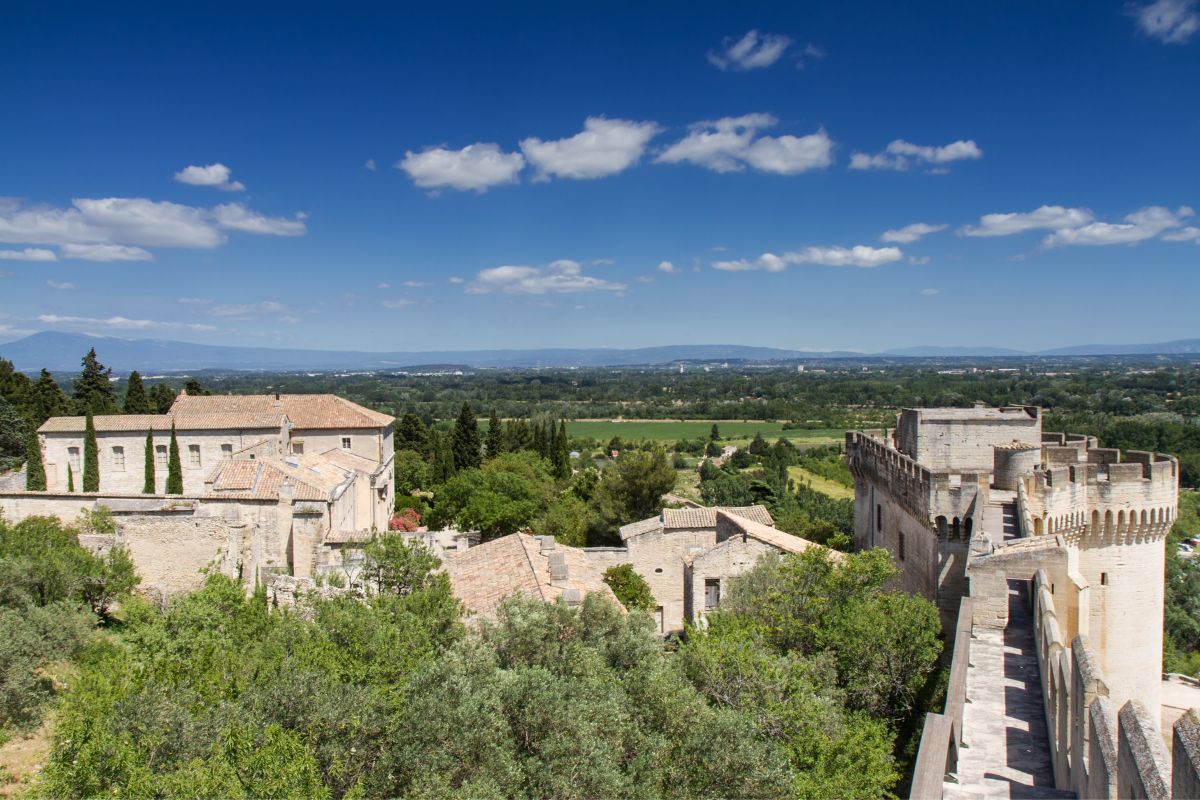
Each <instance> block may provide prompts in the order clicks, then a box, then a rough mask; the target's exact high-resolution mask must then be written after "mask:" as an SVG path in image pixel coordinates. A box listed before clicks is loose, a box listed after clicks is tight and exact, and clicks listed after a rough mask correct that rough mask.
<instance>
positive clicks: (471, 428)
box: [451, 401, 483, 470]
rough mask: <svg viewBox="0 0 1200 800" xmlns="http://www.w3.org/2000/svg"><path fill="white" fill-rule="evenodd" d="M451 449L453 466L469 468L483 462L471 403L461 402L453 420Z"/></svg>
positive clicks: (481, 443)
mask: <svg viewBox="0 0 1200 800" xmlns="http://www.w3.org/2000/svg"><path fill="white" fill-rule="evenodd" d="M451 449H452V450H453V451H454V468H455V469H456V470H458V469H471V468H472V467H478V466H479V465H480V464H482V463H483V454H482V452H481V450H482V449H483V442H482V441H480V438H479V422H478V421H477V420H476V419H475V412H474V411H472V410H471V404H470V403H467V402H465V401H464V402H463V404H462V409H461V410H460V411H459V412H458V419H456V420H455V421H454V431H453V433H452V434H451Z"/></svg>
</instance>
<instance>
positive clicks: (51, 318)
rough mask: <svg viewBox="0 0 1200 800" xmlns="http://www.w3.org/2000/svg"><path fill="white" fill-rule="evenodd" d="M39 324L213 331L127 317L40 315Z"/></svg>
mask: <svg viewBox="0 0 1200 800" xmlns="http://www.w3.org/2000/svg"><path fill="white" fill-rule="evenodd" d="M38 321H39V322H44V323H46V324H47V325H84V326H95V327H102V328H114V329H117V330H131V331H144V330H156V329H172V328H176V329H181V330H190V331H205V332H209V331H215V330H217V328H215V327H214V326H212V325H202V324H199V323H186V322H162V321H159V320H153V319H130V318H128V317H119V316H118V317H106V318H99V317H73V316H62V315H59V314H41V315H39V316H38Z"/></svg>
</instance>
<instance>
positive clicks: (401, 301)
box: [382, 297, 417, 308]
mask: <svg viewBox="0 0 1200 800" xmlns="http://www.w3.org/2000/svg"><path fill="white" fill-rule="evenodd" d="M416 303H417V301H416V300H409V299H407V298H404V297H401V298H398V299H396V300H384V301H383V303H382V305H383V307H384V308H408V307H409V306H412V305H416Z"/></svg>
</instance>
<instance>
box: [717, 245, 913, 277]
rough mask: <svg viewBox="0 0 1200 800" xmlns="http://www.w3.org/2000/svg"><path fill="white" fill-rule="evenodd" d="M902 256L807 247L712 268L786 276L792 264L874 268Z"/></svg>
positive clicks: (891, 251)
mask: <svg viewBox="0 0 1200 800" xmlns="http://www.w3.org/2000/svg"><path fill="white" fill-rule="evenodd" d="M903 256H904V254H903V253H902V252H901V251H900V248H898V247H868V246H866V245H861V244H860V245H856V246H854V247H806V248H804V249H802V250H796V251H794V252H790V253H784V254H783V255H776V254H774V253H763V254H762V255H761V256H759V257H758V258H756V259H754V260H753V261H750V260H747V259H744V258H742V259H737V260H735V261H714V262H713V263H712V266H713V268H714V269H719V270H725V271H727V272H745V271H750V270H761V271H764V272H783V271H784V270H785V269H787V268H788V266H789V265H793V264H819V265H822V266H826V267H863V268H871V267H880V266H883V265H884V264H890V263H892V262H893V261H899V260H900V259H901V258H903Z"/></svg>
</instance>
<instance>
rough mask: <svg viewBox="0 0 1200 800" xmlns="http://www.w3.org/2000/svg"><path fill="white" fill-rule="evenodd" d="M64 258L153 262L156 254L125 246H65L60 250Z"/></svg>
mask: <svg viewBox="0 0 1200 800" xmlns="http://www.w3.org/2000/svg"><path fill="white" fill-rule="evenodd" d="M58 249H59V251H60V252H61V253H62V257H63V258H73V259H78V260H80V261H153V260H154V254H153V253H151V252H149V251H148V250H143V249H142V248H140V247H129V246H127V245H123V244H64V245H63V246H62V247H60V248H58Z"/></svg>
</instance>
